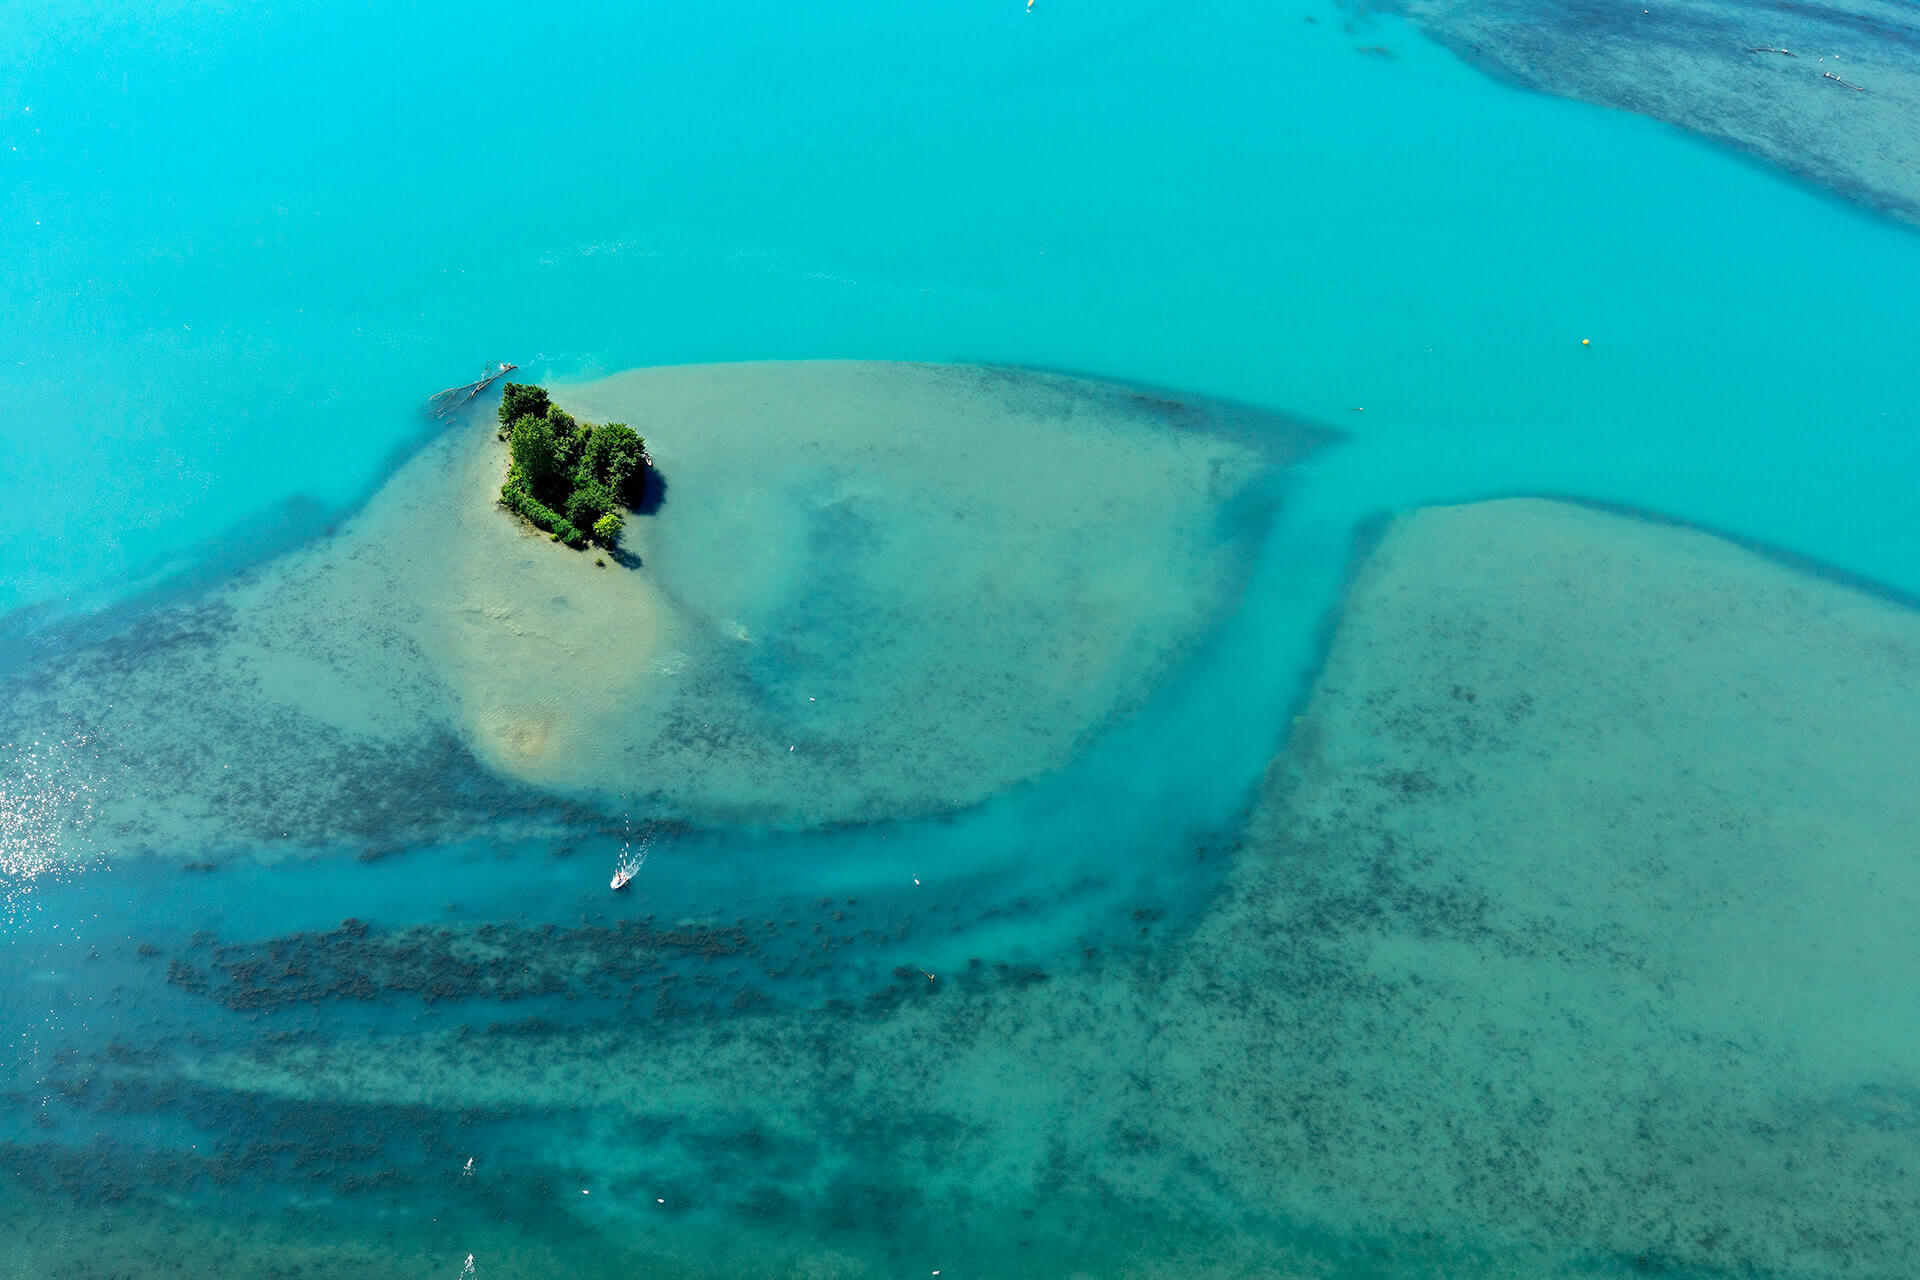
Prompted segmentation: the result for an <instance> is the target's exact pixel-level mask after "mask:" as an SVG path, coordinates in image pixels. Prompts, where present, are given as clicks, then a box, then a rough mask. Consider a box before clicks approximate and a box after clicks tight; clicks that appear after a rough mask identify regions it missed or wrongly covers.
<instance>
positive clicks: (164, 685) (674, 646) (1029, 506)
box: [0, 362, 1326, 857]
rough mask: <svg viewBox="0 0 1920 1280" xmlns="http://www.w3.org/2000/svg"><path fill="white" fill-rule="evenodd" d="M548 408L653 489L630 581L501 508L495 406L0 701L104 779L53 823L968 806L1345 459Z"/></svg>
mask: <svg viewBox="0 0 1920 1280" xmlns="http://www.w3.org/2000/svg"><path fill="white" fill-rule="evenodd" d="M556 394H557V396H558V398H559V399H560V401H561V402H562V403H564V404H567V405H569V406H571V407H575V408H578V409H579V410H581V411H582V412H584V413H589V414H591V415H592V416H594V417H596V418H601V419H620V420H625V421H628V422H631V423H632V424H634V425H635V426H636V427H637V428H639V429H640V430H641V431H643V433H644V434H646V435H647V436H648V437H649V439H650V441H651V442H652V446H653V449H654V453H655V456H656V458H657V459H658V461H659V463H660V466H661V470H662V474H663V475H664V476H665V478H666V481H667V484H668V485H669V486H670V492H669V493H668V494H667V497H666V500H665V502H664V504H663V505H662V506H661V507H660V509H659V511H658V512H657V513H655V514H651V515H646V516H642V517H636V518H635V519H633V520H632V521H630V522H629V525H628V531H629V532H628V535H627V537H626V539H625V542H624V544H623V555H622V556H619V557H615V558H614V560H615V562H614V563H610V564H607V565H604V566H602V565H597V564H596V563H595V556H594V555H592V554H581V553H578V552H573V551H569V550H567V549H565V548H563V547H559V546H556V545H554V544H552V543H551V542H550V541H548V540H547V539H546V538H545V537H542V536H536V535H534V534H533V533H532V532H531V531H530V530H528V529H527V528H526V527H525V526H524V525H522V524H519V523H517V522H516V521H514V520H513V519H511V518H510V517H509V516H507V515H506V514H505V513H504V512H503V511H502V510H501V509H500V508H499V506H498V504H497V502H496V501H495V499H496V497H497V494H498V491H499V484H500V476H501V474H502V473H503V471H504V469H505V466H506V455H505V450H504V449H503V448H502V447H501V446H500V445H499V443H498V442H497V441H496V440H495V438H494V427H493V423H492V421H491V418H490V416H489V415H490V408H489V407H487V406H482V407H481V408H480V409H479V410H478V411H477V412H476V416H475V417H474V418H473V419H471V420H469V421H466V422H463V423H461V424H459V425H457V426H456V427H454V428H452V429H450V430H449V431H448V432H447V433H446V434H445V435H444V436H442V437H441V438H439V439H438V440H436V441H435V442H434V443H432V444H431V445H429V446H428V447H426V448H425V449H423V450H422V451H421V452H420V453H419V454H418V455H417V456H416V457H414V458H413V459H412V460H410V461H409V462H407V463H406V464H405V465H404V466H403V467H401V468H400V469H399V470H398V472H396V474H395V475H394V476H393V478H392V479H391V481H390V482H389V483H388V484H387V485H385V486H384V487H383V488H382V489H381V490H380V491H379V492H378V493H377V494H375V495H374V497H373V498H372V499H371V500H370V501H369V502H368V503H367V504H366V506H365V507H364V508H363V509H362V510H361V511H359V512H358V513H357V514H356V515H355V516H354V517H353V518H352V519H351V520H350V521H348V522H347V523H346V524H344V525H343V526H342V527H341V528H340V529H339V530H338V531H337V532H335V533H334V534H333V536H331V537H328V538H326V539H323V540H321V541H319V542H317V543H315V544H313V545H310V546H308V547H306V548H303V549H301V550H299V551H297V552H294V553H292V554H290V555H286V556H282V557H280V558H277V559H275V560H272V561H270V562H268V563H265V564H263V565H260V566H258V567H256V568H254V569H252V570H251V571H249V572H248V573H246V574H244V575H243V576H241V577H240V578H238V579H237V580H235V581H233V582H232V583H231V584H230V585H228V586H227V587H225V588H224V589H221V590H218V591H215V592H212V593H211V594H210V595H208V596H207V597H205V598H203V599H201V600H199V601H197V602H196V603H194V604H192V605H190V606H185V607H179V608H171V609H165V610H162V611H159V612H157V613H154V614H152V615H150V616H148V617H146V618H144V619H143V620H142V621H141V622H140V623H139V624H138V625H137V626H134V627H133V628H131V629H130V630H128V631H126V632H125V633H123V634H121V635H118V636H116V637H114V638H112V639H110V640H108V641H106V642H104V643H101V644H98V645H95V646H91V647H88V648H86V649H83V650H81V651H79V652H74V653H68V654H64V655H61V656H58V657H55V658H51V659H49V660H46V661H43V662H41V663H39V664H36V665H34V666H32V667H29V668H27V669H26V670H24V671H21V672H18V673H15V675H13V676H12V677H10V678H9V679H7V680H6V682H5V683H4V684H0V729H4V730H5V732H4V734H0V741H10V742H12V743H14V744H15V745H16V747H17V748H19V749H21V750H23V751H24V750H28V749H31V750H32V751H34V752H35V753H36V754H35V758H36V760H37V761H38V762H39V763H38V765H37V767H38V768H39V769H40V771H41V772H42V773H43V774H47V775H49V777H50V778H51V779H52V782H54V783H58V784H60V786H65V787H67V789H68V790H69V791H71V793H72V794H73V795H74V796H76V797H81V796H83V797H84V804H82V803H79V802H78V801H76V802H75V803H74V804H72V805H69V806H68V807H67V808H68V810H70V811H63V812H62V813H61V814H57V815H53V816H52V817H50V818H49V820H48V821H47V822H46V823H44V824H43V828H44V829H43V830H42V829H40V828H37V829H36V830H40V831H41V834H40V835H37V836H35V839H36V840H39V841H40V842H42V843H48V842H52V843H57V844H60V845H61V846H62V847H63V848H65V849H66V850H67V851H69V852H73V853H83V852H93V853H105V854H108V855H115V854H123V853H127V852H133V851H137V850H140V849H151V850H157V851H165V852H173V853H179V854H183V855H187V856H191V857H205V856H208V855H210V854H213V853H217V852H219V851H221V850H224V849H232V848H236V847H251V848H253V849H254V850H255V851H256V852H257V851H260V850H261V849H262V848H266V849H287V850H301V849H309V848H311V849H318V848H340V847H343V846H345V847H354V848H363V849H364V848H372V849H382V848H387V849H391V848H398V847H403V846H405V845H407V844H410V843H418V842H420V841H423V840H432V839H440V838H446V837H448V836H449V835H453V834H458V833H459V832H461V831H463V830H466V829H468V828H470V827H471V826H472V825H473V824H474V823H477V822H479V821H482V820H485V821H486V822H488V823H489V824H490V825H489V828H488V833H489V835H493V836H503V835H511V834H512V832H511V828H509V827H502V826H501V825H500V820H501V819H502V818H510V817H512V816H513V815H515V814H516V813H517V814H520V815H521V818H522V819H523V820H524V822H527V823H533V822H540V821H546V820H547V818H548V817H550V816H555V815H557V816H561V817H564V811H558V810H549V809H547V807H546V803H545V802H546V799H547V798H548V797H556V796H557V797H560V798H562V799H570V800H574V801H578V802H580V803H583V804H587V805H590V806H593V807H595V808H597V809H599V810H601V811H606V812H615V813H618V812H622V811H625V812H628V813H633V814H635V815H637V816H641V817H651V818H671V819H687V820H691V821H696V822H704V823H728V822H750V823H765V824H771V825H775V826H813V825H820V824H829V823H838V822H850V821H859V820H865V819H873V818H882V817H899V816H907V815H916V814H923V813H928V812H941V811H947V810H951V809H953V808H956V807H959V806H964V805H969V804H972V803H975V802H977V801H979V800H981V799H982V798H984V797H986V796H989V795H992V794H994V793H996V792H998V791H1001V790H1003V789H1004V788H1006V787H1008V786H1010V785H1012V784H1014V783H1017V782H1020V781H1022V780H1024V779H1027V778H1031V777H1034V776H1036V775H1039V774H1043V773H1046V772H1049V771H1051V770H1055V769H1058V768H1059V767H1061V766H1062V765H1063V764H1064V763H1065V762H1066V761H1068V760H1069V759H1071V758H1072V757H1073V756H1074V755H1075V754H1076V753H1077V752H1079V751H1080V750H1081V749H1082V748H1083V747H1085V746H1086V745H1087V743H1088V742H1089V741H1090V740H1091V739H1092V738H1093V737H1095V736H1097V735H1098V734H1099V733H1101V732H1102V731H1103V730H1104V729H1105V728H1106V727H1107V726H1109V725H1110V724H1112V723H1114V722H1115V721H1116V720H1118V719H1120V718H1123V717H1125V716H1126V715H1128V714H1129V713H1131V712H1133V711H1135V710H1137V709H1138V708H1139V707H1140V706H1141V705H1143V703H1144V702H1145V701H1146V700H1147V699H1149V698H1150V697H1151V696H1152V695H1153V693H1154V691H1155V689H1156V688H1157V687H1158V686H1159V685H1160V684H1161V683H1162V682H1163V681H1164V680H1165V679H1166V678H1167V677H1168V675H1169V674H1170V673H1171V672H1173V671H1174V670H1176V669H1177V668H1178V667H1179V665H1180V664H1181V663H1182V662H1183V661H1185V659H1186V657H1187V655H1188V654H1189V653H1190V652H1191V651H1192V649H1193V648H1194V646H1195V645H1197V644H1198V643H1199V642H1200V641H1201V640H1202V639H1203V638H1204V637H1205V636H1206V635H1207V634H1208V632H1209V630H1210V629H1211V628H1212V627H1213V626H1214V624H1215V623H1216V622H1217V621H1218V620H1219V619H1220V618H1221V617H1222V616H1224V615H1225V614H1226V613H1227V612H1229V611H1230V610H1231V609H1232V607H1233V605H1234V603H1235V601H1236V599H1237V596H1238V592H1239V590H1240V588H1241V586H1242V585H1243V583H1244V579H1245V574H1246V571H1247V568H1248V565H1249V563H1250V561H1251V558H1252V556H1253V555H1254V553H1255V551H1256V550H1257V548H1258V546H1259V545H1260V541H1261V539H1262V537H1263V536H1264V534H1265V531H1266V528H1267V524H1268V519H1269V517H1270V515H1271V511H1272V506H1273V503H1274V500H1275V496H1276V483H1277V481H1276V476H1277V472H1278V468H1279V465H1280V464H1283V463H1285V462H1287V461H1289V460H1291V459H1292V458H1295V457H1297V456H1299V455H1300V454H1301V453H1303V452H1304V451H1306V450H1307V449H1309V448H1310V447H1312V446H1313V445H1314V444H1316V443H1318V442H1319V441H1321V440H1323V439H1325V438H1326V436H1325V433H1324V432H1319V431H1316V430H1314V429H1311V428H1308V427H1305V426H1302V425H1300V424H1297V423H1294V422H1291V421H1289V420H1287V419H1285V418H1283V417H1280V416H1279V415H1272V414H1265V415H1262V414H1257V413H1252V412H1249V411H1244V410H1239V409H1236V408H1234V407H1232V406H1221V405H1210V404H1208V403H1207V402H1205V401H1199V400H1191V399H1186V400H1179V399H1173V398H1170V397H1167V396H1164V395H1158V394H1149V393H1146V392H1143V391H1136V390H1134V389H1132V388H1126V387H1119V386H1115V385H1113V384H1107V383H1098V382H1091V381H1086V380H1082V379H1075V378H1070V377H1065V376H1060V375H1053V374H1040V373H1025V372H1014V371H1006V370H983V369H973V368H966V367H959V366H928V365H888V364H876V363H861V362H819V363H804V364H777V365H776V364H767V365H713V366H704V367H699V368H687V369H659V370H646V371H640V372H636V373H632V374H626V375H620V376H618V377H614V378H609V379H606V380H604V381H601V382H596V383H589V384H583V385H579V386H570V387H566V388H562V389H560V390H559V391H557V392H556ZM57 790H58V787H50V789H49V790H48V791H47V794H52V793H53V792H54V791H57ZM40 852H41V853H44V850H43V851H40Z"/></svg>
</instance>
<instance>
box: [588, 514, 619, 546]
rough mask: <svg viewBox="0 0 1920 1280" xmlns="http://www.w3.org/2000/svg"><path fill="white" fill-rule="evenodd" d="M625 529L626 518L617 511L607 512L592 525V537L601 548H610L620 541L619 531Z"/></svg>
mask: <svg viewBox="0 0 1920 1280" xmlns="http://www.w3.org/2000/svg"><path fill="white" fill-rule="evenodd" d="M626 527H627V520H626V517H625V516H623V515H621V514H620V513H619V512H618V511H609V512H607V514H605V515H603V516H601V517H600V518H599V519H598V520H596V521H594V523H593V536H594V538H595V539H596V540H597V541H598V542H599V543H600V545H601V546H603V547H607V548H612V546H613V544H614V543H616V542H618V541H620V531H621V530H622V529H624V528H626Z"/></svg>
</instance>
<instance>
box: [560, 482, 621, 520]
mask: <svg viewBox="0 0 1920 1280" xmlns="http://www.w3.org/2000/svg"><path fill="white" fill-rule="evenodd" d="M613 508H614V499H613V494H612V493H611V492H609V491H608V489H607V486H605V485H603V484H601V483H600V482H599V481H598V480H592V479H589V480H586V481H584V482H582V483H580V484H577V485H575V486H574V490H573V492H572V493H571V494H569V495H568V496H567V519H569V520H571V521H573V522H574V523H575V524H577V525H579V526H580V527H581V528H583V529H591V528H593V526H594V524H595V523H596V522H597V521H598V520H599V519H600V517H601V516H604V515H606V514H608V513H609V512H611V511H612V510H613Z"/></svg>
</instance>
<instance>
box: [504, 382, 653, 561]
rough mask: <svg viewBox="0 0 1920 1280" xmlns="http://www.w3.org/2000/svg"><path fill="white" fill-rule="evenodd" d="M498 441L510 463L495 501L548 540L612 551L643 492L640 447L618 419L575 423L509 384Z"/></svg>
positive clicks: (539, 391) (534, 393)
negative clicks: (589, 544) (504, 446)
mask: <svg viewBox="0 0 1920 1280" xmlns="http://www.w3.org/2000/svg"><path fill="white" fill-rule="evenodd" d="M500 438H501V439H502V440H505V441H506V442H507V451H508V454H509V455H510V457H511V458H512V465H511V466H509V467H508V468H507V480H506V483H505V484H503V485H501V486H500V502H501V504H502V505H503V506H505V507H506V508H507V509H508V510H510V511H512V512H514V513H515V514H516V515H519V516H520V517H522V518H523V519H525V520H526V521H527V522H528V523H530V524H532V525H533V526H534V527H535V528H538V529H544V530H545V531H546V532H547V533H549V534H551V535H552V536H553V540H554V541H555V542H564V543H566V544H567V545H568V546H570V547H584V546H586V545H587V541H588V539H589V538H591V539H592V540H593V541H595V542H597V543H599V544H600V545H601V546H603V547H606V548H607V549H609V550H611V549H612V548H613V545H614V543H616V542H618V541H619V540H620V531H621V529H622V528H624V527H625V525H626V517H625V516H624V515H623V514H622V510H623V509H624V508H632V507H637V506H639V505H640V501H641V499H642V497H643V496H644V495H645V493H646V487H647V470H648V468H649V467H650V466H652V459H650V458H649V457H647V442H646V441H645V440H642V439H641V438H640V437H639V436H638V435H636V434H635V433H634V431H633V429H632V428H631V427H629V426H627V424H626V423H624V422H606V423H593V422H581V421H579V420H578V419H576V418H575V417H574V416H573V415H572V414H570V413H568V412H567V411H566V410H565V409H562V408H561V407H560V406H558V405H556V404H554V403H553V402H552V401H551V400H549V399H548V398H547V393H546V391H545V389H544V388H541V387H532V386H526V385H523V384H521V383H518V382H509V383H508V384H507V385H506V390H505V392H504V393H503V394H502V396H501V398H500Z"/></svg>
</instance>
